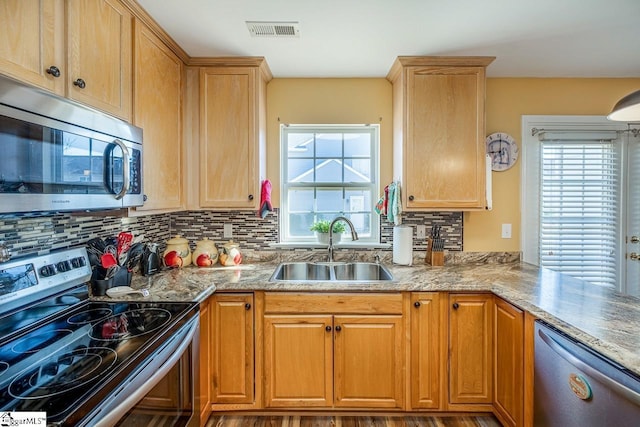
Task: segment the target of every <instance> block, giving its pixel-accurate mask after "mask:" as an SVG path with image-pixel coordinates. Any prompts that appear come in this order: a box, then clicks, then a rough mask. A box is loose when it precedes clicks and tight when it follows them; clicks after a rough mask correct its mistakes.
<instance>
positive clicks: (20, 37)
mask: <svg viewBox="0 0 640 427" xmlns="http://www.w3.org/2000/svg"><path fill="white" fill-rule="evenodd" d="M0 34H1V37H0V72H1V73H3V74H6V75H8V76H11V77H13V78H15V79H18V80H21V81H23V82H26V83H30V84H33V85H36V86H39V87H41V88H44V89H47V90H49V91H51V92H55V93H57V94H59V95H63V94H64V87H65V85H64V82H65V75H66V69H65V61H64V3H63V1H62V0H3V1H2V2H0ZM50 67H55V68H57V70H58V72H59V74H57V73H56V70H55V69H54V68H50ZM48 69H50V71H51V73H47V70H48ZM56 75H58V76H57V77H56Z"/></svg>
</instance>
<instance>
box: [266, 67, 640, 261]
mask: <svg viewBox="0 0 640 427" xmlns="http://www.w3.org/2000/svg"><path fill="white" fill-rule="evenodd" d="M638 88H640V79H521V78H517V79H516V78H513V79H488V80H487V108H486V111H487V113H486V114H487V128H486V133H487V134H490V133H493V132H497V131H501V132H507V133H509V134H511V136H513V137H514V138H515V139H516V141H517V142H518V146H519V147H521V144H520V143H521V139H522V136H521V129H520V127H521V120H522V115H533V114H536V115H545V114H546V115H606V114H607V113H608V112H609V111H610V109H611V107H612V106H613V104H615V102H616V101H617V100H618V99H619V98H621V97H622V96H624V95H626V94H627V93H629V92H632V91H634V90H637V89H638ZM391 109H392V103H391V84H390V83H389V82H388V81H387V80H386V79H383V78H379V79H273V80H272V81H271V82H270V83H269V85H268V87H267V159H268V160H267V161H268V163H267V177H268V178H269V179H271V181H272V183H273V189H274V192H273V197H272V201H273V203H274V205H275V206H279V204H280V203H279V202H280V190H279V185H280V147H279V134H280V131H279V129H280V123H300V124H309V123H380V132H381V135H380V140H381V141H380V151H381V153H380V175H381V183H382V185H384V184H386V183H388V182H389V181H391V179H392V170H391V169H392V150H391V145H392V129H391V113H392V111H391ZM520 163H521V160H518V162H517V163H516V165H515V166H514V167H513V168H511V169H510V170H508V171H505V172H494V173H493V210H492V211H490V212H469V213H465V215H464V250H465V251H470V252H472V251H519V250H520ZM503 223H510V224H512V236H513V237H512V238H511V239H502V238H501V237H500V234H501V224H503Z"/></svg>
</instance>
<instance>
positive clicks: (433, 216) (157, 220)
mask: <svg viewBox="0 0 640 427" xmlns="http://www.w3.org/2000/svg"><path fill="white" fill-rule="evenodd" d="M225 223H231V224H232V231H233V240H234V241H236V242H238V243H239V244H240V245H241V248H242V249H243V250H245V251H248V252H254V253H258V252H269V253H274V252H282V251H284V252H287V251H289V252H296V253H299V252H318V253H320V252H322V253H324V250H321V249H305V248H297V249H282V248H275V247H273V246H270V245H271V244H272V243H277V242H278V212H277V210H276V211H274V212H270V213H269V214H268V215H267V217H266V218H264V219H262V218H259V217H257V216H256V214H255V212H254V211H222V212H218V211H186V212H177V213H171V214H161V215H149V216H144V217H133V218H120V217H116V216H104V217H103V216H94V217H92V216H76V215H71V214H54V215H46V214H29V215H15V216H11V215H8V216H2V217H0V241H2V242H4V243H5V244H6V245H7V246H8V247H9V249H10V250H11V252H12V255H13V256H14V257H16V256H23V255H31V254H35V253H42V252H46V251H50V250H56V249H61V248H67V247H72V246H77V245H82V244H84V243H85V242H86V241H88V240H89V239H92V238H94V237H102V238H105V237H109V236H115V235H117V233H118V232H120V231H123V230H126V231H131V232H133V234H134V236H140V237H141V238H142V239H143V240H144V241H145V242H158V243H161V246H160V247H161V249H164V245H163V243H164V242H165V241H166V240H167V239H169V238H170V237H171V236H174V235H176V234H180V235H182V236H184V237H186V238H187V239H188V240H189V241H190V242H191V244H192V248H193V247H195V242H196V241H198V240H201V239H202V238H204V237H207V238H209V239H210V240H213V241H214V242H216V244H219V243H222V242H224V241H226V240H228V239H226V238H224V237H223V230H224V224H225ZM403 224H404V225H412V226H415V225H418V224H422V225H425V226H426V229H427V232H428V231H429V230H430V229H431V226H432V225H434V224H438V225H441V226H442V235H443V237H444V238H445V249H446V250H448V251H450V252H451V251H453V252H455V251H462V213H461V212H411V213H405V215H404V216H403ZM380 234H381V243H386V244H389V245H390V244H391V243H392V241H393V224H390V223H388V222H386V220H384V218H383V221H382V226H381V233H380ZM414 236H415V232H414ZM375 251H376V252H383V253H386V252H389V253H390V252H391V247H389V248H385V249H375ZM414 251H426V240H418V239H416V238H415V237H414Z"/></svg>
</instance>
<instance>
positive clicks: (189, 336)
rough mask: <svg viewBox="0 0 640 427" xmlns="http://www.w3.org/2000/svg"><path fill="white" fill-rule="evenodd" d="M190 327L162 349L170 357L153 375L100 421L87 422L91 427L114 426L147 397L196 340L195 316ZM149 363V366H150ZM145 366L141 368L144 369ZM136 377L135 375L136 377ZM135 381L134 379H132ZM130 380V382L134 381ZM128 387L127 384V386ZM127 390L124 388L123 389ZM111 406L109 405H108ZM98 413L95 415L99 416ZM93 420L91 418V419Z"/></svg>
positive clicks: (198, 324)
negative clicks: (175, 345)
mask: <svg viewBox="0 0 640 427" xmlns="http://www.w3.org/2000/svg"><path fill="white" fill-rule="evenodd" d="M191 322H192V325H191V326H190V327H185V328H184V329H186V331H184V332H182V333H180V334H178V335H175V336H174V337H173V339H172V340H171V341H170V343H171V345H168V346H165V348H163V349H162V353H163V356H164V354H165V353H170V354H171V356H170V357H169V358H168V359H167V360H165V361H164V362H163V363H162V365H161V366H160V367H159V368H157V369H154V373H153V374H152V375H151V376H150V377H149V378H148V379H145V380H144V381H143V382H142V384H136V385H135V390H127V393H126V395H124V396H122V398H123V399H124V400H122V401H121V402H120V403H117V404H116V406H115V407H113V408H111V407H109V408H108V410H107V411H106V413H105V414H102V415H104V416H103V417H102V418H101V419H98V420H95V419H91V420H88V421H89V423H90V424H91V425H92V426H95V427H110V426H113V425H115V424H116V423H117V422H118V421H119V420H120V419H121V418H122V417H124V416H125V415H126V413H127V412H128V411H129V410H130V409H131V408H133V407H134V406H135V405H136V404H137V403H138V402H139V401H140V400H141V399H142V398H143V397H144V396H146V395H147V393H149V392H150V391H151V390H152V389H153V388H154V387H155V386H156V385H157V384H158V383H159V382H160V380H161V379H162V378H164V377H165V375H167V374H168V373H169V371H170V370H171V369H172V368H173V366H174V365H175V364H176V363H177V362H178V360H180V358H181V357H182V355H183V353H184V352H185V350H186V349H187V348H188V347H189V346H190V345H192V344H193V342H194V340H195V339H198V337H197V334H198V333H199V331H200V323H199V319H198V317H197V316H196V317H195V318H194V319H193V320H192V321H191ZM176 342H177V343H179V345H178V346H177V347H174V344H176ZM151 363H152V362H150V363H149V364H151ZM146 368H147V367H146V366H145V367H144V368H143V370H144V369H146ZM137 376H138V375H137V374H136V377H137ZM134 380H135V378H134ZM134 380H132V381H134ZM127 385H128V384H127ZM126 388H128V387H127V386H125V387H124V388H123V389H126ZM122 391H123V390H122V389H121V390H119V391H118V392H116V393H115V395H114V397H113V399H117V398H119V397H120V396H121V394H123V393H122ZM108 406H111V405H108ZM101 412H104V411H100V412H99V413H98V414H96V415H101ZM92 418H93V417H92Z"/></svg>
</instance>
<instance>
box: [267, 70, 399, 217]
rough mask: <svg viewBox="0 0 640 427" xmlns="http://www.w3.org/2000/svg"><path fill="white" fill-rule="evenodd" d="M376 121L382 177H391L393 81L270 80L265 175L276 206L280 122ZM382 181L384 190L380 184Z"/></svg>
mask: <svg viewBox="0 0 640 427" xmlns="http://www.w3.org/2000/svg"><path fill="white" fill-rule="evenodd" d="M287 123H295V124H363V123H369V124H380V180H381V182H383V183H385V184H384V185H386V184H387V183H388V182H390V181H391V168H392V166H391V160H392V143H393V135H392V127H391V126H392V118H391V83H389V82H388V81H387V80H386V79H382V78H381V79H273V80H271V81H270V82H269V85H268V86H267V178H269V179H270V180H271V182H272V184H273V192H272V198H271V201H272V202H273V205H274V206H280V124H287ZM384 185H382V188H384Z"/></svg>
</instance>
